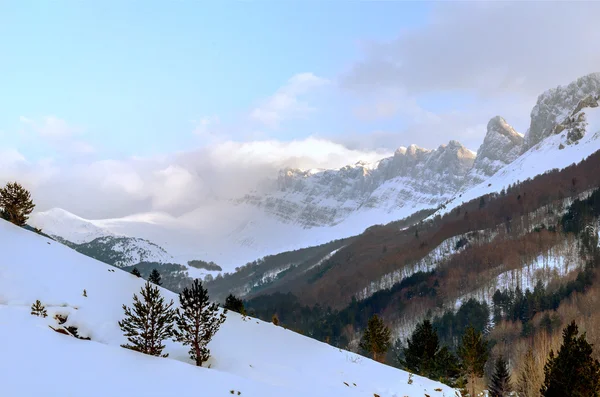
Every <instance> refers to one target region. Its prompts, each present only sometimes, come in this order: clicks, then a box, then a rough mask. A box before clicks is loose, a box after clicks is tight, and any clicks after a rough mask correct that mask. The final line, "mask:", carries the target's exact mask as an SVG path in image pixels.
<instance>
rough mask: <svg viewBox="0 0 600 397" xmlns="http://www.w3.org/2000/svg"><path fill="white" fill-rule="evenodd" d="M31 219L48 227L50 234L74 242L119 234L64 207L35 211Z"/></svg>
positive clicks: (39, 225)
mask: <svg viewBox="0 0 600 397" xmlns="http://www.w3.org/2000/svg"><path fill="white" fill-rule="evenodd" d="M30 219H31V223H32V224H35V225H36V226H37V227H39V228H41V229H42V230H44V229H47V232H48V234H50V235H52V236H58V237H60V238H62V239H64V240H67V241H69V242H71V243H74V244H81V243H87V242H89V241H92V240H94V239H97V238H98V237H105V236H116V235H117V234H116V233H113V232H111V231H110V230H108V229H105V228H102V227H99V226H97V225H95V224H94V223H93V222H90V221H88V220H87V219H83V218H81V217H78V216H77V215H75V214H72V213H70V212H68V211H65V210H63V209H62V208H53V209H51V210H49V211H44V212H34V213H33V214H32V216H31V218H30Z"/></svg>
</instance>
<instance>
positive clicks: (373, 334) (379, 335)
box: [359, 314, 392, 361]
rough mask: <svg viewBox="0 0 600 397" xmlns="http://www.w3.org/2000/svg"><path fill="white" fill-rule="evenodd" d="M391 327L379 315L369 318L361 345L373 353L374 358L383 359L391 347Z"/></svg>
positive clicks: (363, 348) (366, 350)
mask: <svg viewBox="0 0 600 397" xmlns="http://www.w3.org/2000/svg"><path fill="white" fill-rule="evenodd" d="M390 338H391V332H390V329H389V328H388V327H387V326H386V325H385V324H384V322H383V320H382V319H381V318H380V317H379V316H378V315H377V314H375V315H373V317H371V318H370V319H369V323H368V324H367V329H365V332H364V333H363V335H362V338H361V340H360V344H359V347H360V348H361V349H362V350H363V351H365V352H367V353H370V354H372V355H373V360H375V361H378V360H382V359H383V358H384V357H385V353H386V352H387V351H388V349H389V348H390V346H391V344H392V342H391V339H390Z"/></svg>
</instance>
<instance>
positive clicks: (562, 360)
mask: <svg viewBox="0 0 600 397" xmlns="http://www.w3.org/2000/svg"><path fill="white" fill-rule="evenodd" d="M578 334H579V329H578V327H577V325H576V324H575V321H573V322H571V324H569V325H568V326H567V327H566V328H565V329H564V330H563V344H562V346H561V347H560V349H559V351H558V354H557V355H555V354H554V351H550V356H549V358H548V361H547V362H546V365H545V367H544V377H545V379H544V384H543V385H542V387H541V389H540V392H541V393H542V396H544V397H558V396H561V397H562V396H570V397H597V396H600V363H599V362H598V360H595V359H593V358H592V353H593V349H592V345H591V344H589V343H588V342H587V341H586V339H585V333H584V334H582V335H580V336H579V337H577V335H578Z"/></svg>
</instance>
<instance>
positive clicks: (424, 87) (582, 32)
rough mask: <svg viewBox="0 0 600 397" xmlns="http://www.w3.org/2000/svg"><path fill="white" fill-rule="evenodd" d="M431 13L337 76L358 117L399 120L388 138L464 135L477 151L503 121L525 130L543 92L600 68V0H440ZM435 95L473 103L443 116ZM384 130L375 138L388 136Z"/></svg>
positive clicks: (427, 141) (430, 142) (369, 48)
mask: <svg viewBox="0 0 600 397" xmlns="http://www.w3.org/2000/svg"><path fill="white" fill-rule="evenodd" d="M432 10H433V11H432V15H431V16H430V18H429V19H428V22H427V23H426V24H423V25H419V26H416V27H414V28H410V29H404V30H402V31H401V32H399V34H398V36H397V37H396V38H395V39H393V40H390V41H371V42H366V43H363V45H362V49H363V57H362V59H360V60H358V61H357V62H355V63H353V64H352V65H351V67H350V68H349V69H348V70H347V71H346V72H344V73H343V74H342V76H341V77H340V78H339V86H340V88H341V89H342V90H343V91H345V92H346V93H352V94H354V97H355V98H358V100H359V102H360V105H359V106H357V107H355V109H354V115H355V117H356V118H357V119H358V120H359V121H362V122H365V121H366V122H372V121H377V120H386V119H394V118H399V119H400V122H399V123H398V124H399V126H400V125H401V127H398V128H397V130H396V131H393V130H392V131H388V132H387V133H388V134H390V135H392V136H393V137H397V138H398V140H399V141H402V142H415V141H417V142H420V144H421V145H424V146H429V147H433V146H436V145H438V144H440V143H443V142H447V141H448V140H450V139H458V140H460V141H461V142H463V143H464V144H466V145H467V146H469V147H471V148H473V149H476V148H477V147H478V145H479V144H480V143H481V141H482V140H483V137H484V134H485V125H486V124H487V122H488V121H489V119H490V118H491V117H494V116H496V115H501V116H503V117H505V118H506V119H507V121H508V122H509V123H511V124H513V125H514V126H515V127H516V128H518V129H519V130H520V131H521V132H523V133H524V132H526V130H527V128H528V126H529V113H530V111H531V109H532V107H533V105H534V104H535V101H536V98H537V96H538V95H539V94H541V93H542V92H544V91H546V90H548V89H550V88H554V87H556V86H557V85H562V84H568V83H570V82H571V81H573V80H575V79H576V78H578V77H580V76H582V75H585V74H588V73H591V72H597V71H600V52H598V51H595V50H594V49H595V48H597V46H598V44H597V43H598V42H600V25H599V24H598V23H597V15H600V2H465V3H460V2H439V3H435V5H434V6H433V9H432ZM440 94H441V95H440ZM436 96H438V97H447V98H453V97H455V98H460V97H463V98H469V99H470V101H467V102H468V103H466V104H458V105H457V106H456V107H455V108H453V109H449V106H441V107H442V108H444V110H441V111H440V110H435V111H431V110H430V109H428V108H426V107H425V108H423V107H422V106H419V105H418V104H419V103H428V101H427V100H426V101H423V99H431V97H434V99H432V100H430V101H429V103H432V102H433V103H435V101H436V99H435V97H436ZM437 101H438V102H442V101H443V99H437ZM482 126H483V128H482ZM379 130H380V131H379V132H378V133H376V134H375V137H374V138H373V139H375V140H380V138H381V137H383V136H385V135H386V134H384V133H382V132H381V128H379ZM342 139H343V140H344V142H346V143H348V141H349V140H354V141H355V142H357V141H358V139H355V137H353V136H352V134H347V135H346V136H344V137H342ZM364 140H365V141H367V142H368V141H369V138H368V137H366V136H365V137H364ZM403 144H405V143H403ZM352 145H353V147H354V145H356V144H352ZM367 147H368V146H367Z"/></svg>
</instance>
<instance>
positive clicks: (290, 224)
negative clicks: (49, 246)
mask: <svg viewBox="0 0 600 397" xmlns="http://www.w3.org/2000/svg"><path fill="white" fill-rule="evenodd" d="M474 160H475V154H474V153H473V152H471V151H470V150H468V149H466V148H465V147H464V146H462V145H461V144H460V143H458V142H456V141H451V142H449V143H448V144H447V145H442V146H440V147H439V148H438V149H436V150H427V149H422V148H419V147H417V146H415V145H412V146H409V147H408V148H400V149H398V150H397V151H396V153H395V154H394V156H392V157H389V158H386V159H383V160H381V161H379V162H377V163H374V164H364V163H359V164H355V165H352V166H347V167H342V168H340V169H337V170H310V171H301V170H292V169H286V170H283V171H281V172H280V174H279V176H278V178H277V180H276V183H275V184H274V187H273V188H272V189H271V190H267V191H263V192H261V193H256V192H255V193H249V194H247V195H245V196H244V197H241V198H238V199H232V200H223V201H220V202H215V203H214V204H213V205H212V206H208V207H207V208H203V209H199V210H198V211H194V212H192V213H189V214H186V215H184V216H181V217H180V218H161V219H159V220H156V219H152V220H147V219H145V218H144V217H137V218H131V217H129V218H123V219H109V220H85V219H82V218H80V217H77V216H73V215H71V214H68V213H67V212H66V211H64V210H58V209H55V210H51V211H49V212H47V213H44V212H41V213H36V214H34V215H33V216H32V218H31V224H32V225H34V226H37V227H41V228H42V229H43V230H44V231H45V232H46V233H48V234H50V235H53V236H59V237H61V238H63V239H65V240H68V241H71V240H70V239H73V238H76V239H77V241H79V242H89V241H91V240H92V239H93V238H97V237H98V235H102V234H103V233H104V234H105V235H108V236H113V235H120V236H123V235H124V236H128V237H138V238H141V239H145V240H149V241H151V242H153V243H155V244H157V245H160V246H161V247H163V248H164V249H165V250H166V251H167V252H169V254H170V255H172V256H173V257H175V258H177V259H176V260H175V261H174V262H175V263H180V264H186V263H187V262H188V261H192V260H196V259H201V260H205V261H214V262H216V263H217V264H218V265H220V266H222V267H223V268H224V269H225V270H226V271H227V270H229V271H231V270H233V268H234V267H239V266H241V265H244V264H245V263H247V262H250V261H252V260H254V259H256V258H259V257H263V256H265V255H271V254H275V253H277V252H281V251H288V250H295V249H300V248H303V247H307V246H313V245H319V244H323V243H326V242H328V241H331V240H334V239H337V238H339V237H348V236H351V235H356V234H359V233H361V232H362V231H364V230H365V229H366V228H367V227H369V226H371V225H373V224H378V223H387V222H389V221H390V220H394V219H401V218H404V217H406V216H409V215H411V214H413V213H415V212H418V211H422V210H426V209H433V208H436V207H438V206H439V205H440V204H441V203H443V202H445V201H447V200H449V199H450V198H451V197H452V196H453V194H454V193H456V192H457V191H458V189H459V188H460V187H461V186H462V184H463V182H464V178H465V176H466V175H467V173H468V171H469V169H470V168H471V167H472V165H473V162H474ZM216 214H217V215H216ZM218 214H220V215H221V217H219V218H218V219H221V221H222V222H219V223H218V224H211V227H204V226H203V225H204V224H205V222H204V221H203V219H206V217H207V216H218ZM60 215H63V216H62V218H61V216H60ZM69 223H72V224H73V230H76V231H77V230H85V231H87V230H93V231H94V233H88V234H87V235H86V234H84V233H76V234H75V233H73V232H71V231H66V230H69V227H67V226H66V225H68V224H69ZM86 236H87V238H86ZM86 239H87V241H85V240H86ZM114 241H117V240H114Z"/></svg>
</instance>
